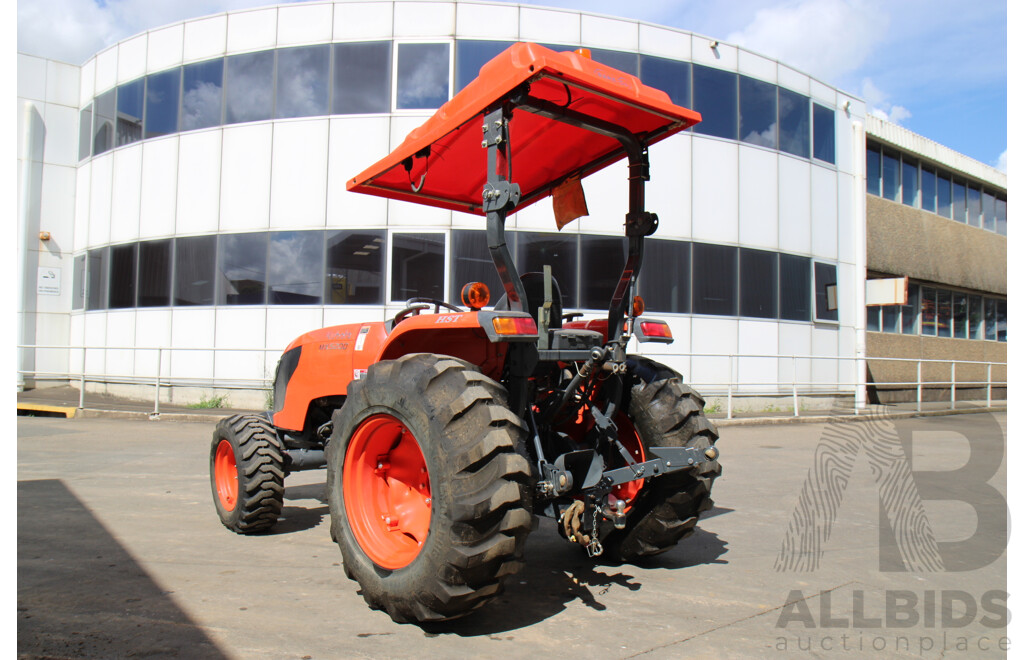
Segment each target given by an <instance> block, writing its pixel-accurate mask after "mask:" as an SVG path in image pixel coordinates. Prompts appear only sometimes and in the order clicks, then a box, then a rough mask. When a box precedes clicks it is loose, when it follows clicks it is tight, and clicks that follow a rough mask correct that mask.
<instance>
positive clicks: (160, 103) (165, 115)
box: [146, 69, 181, 138]
mask: <svg viewBox="0 0 1024 660" xmlns="http://www.w3.org/2000/svg"><path fill="white" fill-rule="evenodd" d="M180 86H181V69H171V70H170V71H164V72H163V73H156V74H153V75H152V76H147V77H146V137H147V138H151V137H158V136H160V135H167V134H169V133H174V132H175V131H177V130H178V92H179V89H178V88H179V87H180Z"/></svg>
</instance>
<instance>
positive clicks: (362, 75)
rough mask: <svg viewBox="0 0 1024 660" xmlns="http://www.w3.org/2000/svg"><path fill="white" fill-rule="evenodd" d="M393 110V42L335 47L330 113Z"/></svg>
mask: <svg viewBox="0 0 1024 660" xmlns="http://www.w3.org/2000/svg"><path fill="white" fill-rule="evenodd" d="M390 110H391V42H390V41H373V42H369V43H359V44H334V101H333V105H332V106H331V112H332V113H334V114H336V115H353V114H361V113H369V112H388V111H390Z"/></svg>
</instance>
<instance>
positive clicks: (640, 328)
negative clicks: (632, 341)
mask: <svg viewBox="0 0 1024 660" xmlns="http://www.w3.org/2000/svg"><path fill="white" fill-rule="evenodd" d="M633 330H634V332H635V334H636V338H637V341H641V342H646V341H653V342H658V343H661V344H671V343H672V342H673V341H675V340H674V339H673V338H672V328H670V327H668V323H665V322H664V321H654V320H649V319H637V320H636V321H634V323H633Z"/></svg>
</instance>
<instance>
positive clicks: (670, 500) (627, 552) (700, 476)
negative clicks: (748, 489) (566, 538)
mask: <svg viewBox="0 0 1024 660" xmlns="http://www.w3.org/2000/svg"><path fill="white" fill-rule="evenodd" d="M631 360H632V361H635V365H634V369H633V374H634V380H633V384H632V388H631V391H630V402H629V418H630V420H631V421H632V423H633V425H634V427H635V428H636V431H637V433H638V434H639V436H640V440H641V442H642V443H643V446H644V449H645V451H646V450H649V448H650V447H696V448H697V449H701V450H703V449H706V448H707V447H710V446H712V445H714V444H715V441H716V440H718V430H717V429H716V428H715V426H714V424H712V423H711V422H710V421H709V420H708V418H707V417H706V416H705V414H704V399H703V398H701V396H700V395H699V394H697V393H696V392H695V391H694V390H693V389H692V388H690V387H689V386H687V385H684V384H683V379H682V377H681V376H680V375H679V374H678V373H677V372H675V371H674V370H672V369H670V368H669V367H667V366H665V365H663V364H660V363H658V362H655V361H653V360H648V359H646V358H641V357H637V356H632V357H631ZM647 453H648V456H650V452H649V451H648V452H647ZM721 473H722V466H721V465H720V464H719V462H718V461H717V460H715V461H708V462H705V463H702V464H700V466H699V467H697V468H694V469H692V470H684V471H681V472H674V473H670V474H667V475H663V476H661V477H657V478H654V479H651V480H649V481H648V483H646V484H645V485H644V487H643V488H642V489H641V490H640V493H639V495H638V496H637V499H636V501H635V503H634V505H633V507H632V509H631V510H630V512H629V514H628V517H627V522H626V528H625V529H623V530H614V531H612V532H611V533H610V534H609V536H608V538H607V540H606V541H605V542H604V543H605V547H606V551H608V550H610V553H609V554H610V556H612V557H614V558H616V559H618V560H620V561H633V560H636V559H639V558H641V557H648V556H652V555H657V554H661V553H663V552H665V551H667V550H669V549H671V548H672V547H674V546H675V545H676V544H677V543H678V542H679V541H680V540H682V539H683V538H685V537H687V536H689V535H690V534H692V533H693V531H694V529H695V527H696V525H697V519H698V517H699V516H700V514H701V513H703V512H704V511H707V510H708V509H710V508H711V507H712V506H713V505H714V501H713V500H712V499H711V486H712V484H713V483H714V481H715V479H717V478H718V477H719V475H721Z"/></svg>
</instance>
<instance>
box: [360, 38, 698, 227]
mask: <svg viewBox="0 0 1024 660" xmlns="http://www.w3.org/2000/svg"><path fill="white" fill-rule="evenodd" d="M527 93H528V95H529V97H530V98H531V99H539V100H541V101H543V102H547V103H548V104H550V106H549V107H555V108H561V109H565V110H568V111H571V112H572V113H573V114H575V115H577V116H578V115H583V116H586V117H589V118H592V119H595V120H598V121H600V122H603V123H605V124H608V125H612V126H616V127H620V128H622V129H625V130H626V131H628V132H629V133H631V134H632V135H633V136H634V137H635V138H636V139H637V140H639V141H640V143H641V144H643V145H645V146H646V145H649V144H653V143H655V142H658V141H660V140H663V139H664V138H666V137H668V136H670V135H672V134H674V133H678V132H679V131H682V130H684V129H686V128H689V127H690V126H693V125H694V124H696V123H698V122H699V121H700V114H699V113H697V112H694V111H692V110H688V109H686V108H683V107H680V106H677V105H675V104H673V103H672V101H671V100H670V99H669V97H668V95H667V94H666V93H665V92H663V91H661V90H658V89H654V88H653V87H648V86H646V85H644V84H643V83H641V82H640V80H639V79H638V78H637V77H635V76H632V75H630V74H628V73H623V72H622V71H618V70H617V69H613V68H611V67H609V66H606V65H604V64H599V63H598V62H595V61H593V60H591V59H589V58H587V57H584V56H582V55H579V54H577V53H573V52H563V53H558V52H555V51H553V50H550V49H548V48H544V47H543V46H538V45H537V44H529V43H517V44H514V45H512V46H511V47H509V48H508V49H507V50H505V51H504V52H502V53H501V54H499V55H498V56H497V57H495V58H494V59H492V60H491V61H490V62H488V63H487V64H485V65H484V66H483V67H482V68H481V69H480V75H479V76H478V77H477V78H476V79H475V80H473V82H471V83H470V84H469V85H467V86H466V87H465V89H463V90H462V91H461V92H459V93H458V94H456V95H455V97H454V98H452V100H450V101H448V102H447V103H445V104H444V105H443V106H441V107H440V108H439V109H438V110H437V112H435V113H434V115H433V116H432V117H431V118H430V119H428V120H427V121H426V122H424V123H423V125H422V126H420V127H419V128H417V129H415V130H413V131H412V132H411V133H409V135H408V136H407V137H406V138H405V140H404V141H403V142H402V144H401V145H399V147H398V148H397V149H395V150H394V151H393V152H391V153H390V154H389V155H388V156H386V157H385V158H383V159H381V160H380V161H378V162H377V163H375V164H374V165H372V166H371V167H369V168H368V169H366V170H365V171H364V172H362V173H361V174H359V175H358V176H356V177H354V178H352V179H350V180H349V181H348V184H347V188H348V190H351V191H355V192H361V193H366V194H369V195H378V196H380V197H387V198H390V199H397V200H403V201H409V202H415V203H418V204H426V205H428V206H437V207H441V208H445V209H451V210H454V211H463V212H466V213H475V214H477V215H484V211H483V208H482V193H483V189H484V184H485V183H486V182H487V150H486V149H485V148H484V147H482V146H481V142H482V139H483V133H482V128H483V115H484V114H485V113H486V112H488V111H489V110H493V109H496V108H498V107H500V106H501V105H502V104H505V103H511V105H512V107H513V114H512V119H511V121H510V123H509V138H508V145H507V147H508V153H510V154H511V163H510V171H511V176H510V177H509V178H510V180H511V181H513V182H515V183H516V184H518V185H519V187H520V190H521V193H522V197H521V199H520V201H519V203H518V205H517V206H516V209H517V210H521V209H523V208H525V207H527V206H529V205H530V204H532V203H533V202H536V201H537V200H539V199H543V198H544V197H546V196H547V195H549V194H551V191H552V189H553V188H555V187H556V186H558V185H559V184H560V183H562V182H564V181H565V180H567V179H570V178H583V177H585V176H587V175H589V174H592V173H594V172H596V171H598V170H601V169H603V168H604V167H607V166H608V165H610V164H612V163H614V162H616V161H618V160H620V159H622V158H623V157H625V156H626V151H625V150H624V148H623V146H622V144H620V142H619V140H617V139H615V138H614V137H611V136H606V135H600V134H596V133H594V132H593V131H589V130H586V129H584V128H580V127H578V126H575V125H572V123H568V122H565V121H558V120H556V119H552V118H549V117H546V116H542V115H539V114H536V113H533V112H528V111H526V110H518V111H516V110H514V108H515V100H516V98H518V97H523V96H525V95H526V94H527Z"/></svg>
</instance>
